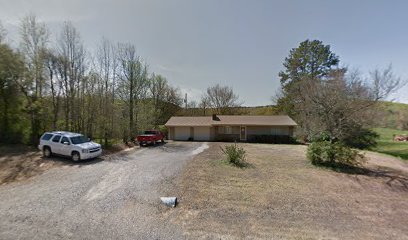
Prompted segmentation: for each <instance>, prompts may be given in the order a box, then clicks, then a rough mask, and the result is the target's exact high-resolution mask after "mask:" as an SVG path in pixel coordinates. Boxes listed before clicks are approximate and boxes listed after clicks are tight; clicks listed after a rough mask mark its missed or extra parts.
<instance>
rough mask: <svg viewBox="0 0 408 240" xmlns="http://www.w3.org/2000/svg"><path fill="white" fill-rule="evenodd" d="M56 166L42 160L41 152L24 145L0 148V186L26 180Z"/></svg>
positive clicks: (53, 163)
mask: <svg viewBox="0 0 408 240" xmlns="http://www.w3.org/2000/svg"><path fill="white" fill-rule="evenodd" d="M55 165H58V163H57V162H55V161H49V160H47V159H44V158H42V155H41V152H39V151H38V150H36V149H35V148H33V147H28V146H24V145H13V146H1V147H0V184H6V183H9V182H13V181H18V180H24V179H28V178H30V177H32V176H35V175H38V174H41V173H43V172H44V171H46V170H48V169H50V168H52V167H53V166H55Z"/></svg>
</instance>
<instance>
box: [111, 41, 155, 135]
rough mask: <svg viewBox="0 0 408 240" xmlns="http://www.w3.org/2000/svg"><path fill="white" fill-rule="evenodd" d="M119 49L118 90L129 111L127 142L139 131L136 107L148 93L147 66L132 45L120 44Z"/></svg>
mask: <svg viewBox="0 0 408 240" xmlns="http://www.w3.org/2000/svg"><path fill="white" fill-rule="evenodd" d="M118 48H119V55H118V57H119V63H120V64H119V72H118V74H119V79H118V80H119V89H118V90H119V94H120V97H121V99H122V100H123V101H124V102H125V103H126V109H127V111H124V117H125V118H127V119H128V124H127V126H126V125H125V126H124V128H123V140H124V141H125V142H127V141H129V140H130V138H131V136H132V134H136V133H137V131H138V126H137V109H136V107H137V105H138V104H139V100H140V99H142V98H143V97H144V96H145V95H146V92H147V87H148V78H147V66H146V65H145V64H144V63H143V62H142V61H141V60H140V57H139V56H137V55H136V49H135V47H134V46H133V45H132V44H119V47H118ZM126 112H127V113H126Z"/></svg>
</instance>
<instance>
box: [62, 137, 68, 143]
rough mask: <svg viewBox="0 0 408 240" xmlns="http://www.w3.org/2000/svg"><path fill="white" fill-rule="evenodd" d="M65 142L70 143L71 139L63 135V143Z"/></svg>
mask: <svg viewBox="0 0 408 240" xmlns="http://www.w3.org/2000/svg"><path fill="white" fill-rule="evenodd" d="M64 142H67V143H69V140H68V138H67V137H62V139H61V144H63V143H64Z"/></svg>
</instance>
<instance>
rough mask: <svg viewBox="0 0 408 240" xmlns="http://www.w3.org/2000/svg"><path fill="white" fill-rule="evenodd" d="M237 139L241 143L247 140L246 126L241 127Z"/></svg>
mask: <svg viewBox="0 0 408 240" xmlns="http://www.w3.org/2000/svg"><path fill="white" fill-rule="evenodd" d="M239 139H240V140H241V141H246V140H247V134H246V126H241V130H240V137H239Z"/></svg>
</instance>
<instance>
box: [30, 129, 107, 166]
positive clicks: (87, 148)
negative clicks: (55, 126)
mask: <svg viewBox="0 0 408 240" xmlns="http://www.w3.org/2000/svg"><path fill="white" fill-rule="evenodd" d="M38 149H40V150H41V151H42V152H43V155H44V157H50V156H51V155H52V154H56V155H62V156H69V157H71V158H72V160H73V161H79V160H81V159H90V158H96V157H99V156H100V155H101V154H102V147H101V145H100V144H98V143H95V142H91V141H90V139H88V138H86V137H85V136H84V135H82V134H79V133H72V132H46V133H44V134H43V135H42V136H41V139H40V144H39V145H38Z"/></svg>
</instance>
